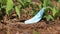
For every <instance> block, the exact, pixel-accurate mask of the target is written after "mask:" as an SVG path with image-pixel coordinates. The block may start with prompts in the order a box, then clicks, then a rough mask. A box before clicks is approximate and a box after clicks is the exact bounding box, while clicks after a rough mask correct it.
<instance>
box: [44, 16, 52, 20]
mask: <svg viewBox="0 0 60 34" xmlns="http://www.w3.org/2000/svg"><path fill="white" fill-rule="evenodd" d="M44 18H46V19H47V21H49V20H50V19H53V17H52V16H51V15H45V16H44Z"/></svg>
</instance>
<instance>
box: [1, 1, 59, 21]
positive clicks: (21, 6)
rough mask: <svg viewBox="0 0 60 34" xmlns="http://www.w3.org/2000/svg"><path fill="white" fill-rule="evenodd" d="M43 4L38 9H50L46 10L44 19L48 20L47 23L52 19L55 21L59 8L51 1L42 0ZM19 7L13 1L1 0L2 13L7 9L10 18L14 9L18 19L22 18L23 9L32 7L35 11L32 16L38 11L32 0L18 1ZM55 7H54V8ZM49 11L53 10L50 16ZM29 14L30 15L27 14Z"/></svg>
mask: <svg viewBox="0 0 60 34" xmlns="http://www.w3.org/2000/svg"><path fill="white" fill-rule="evenodd" d="M40 1H41V4H40V3H39V4H37V6H36V7H37V8H39V9H41V8H42V7H46V8H47V7H50V8H48V9H46V11H45V12H44V16H43V18H46V20H47V21H49V20H50V19H55V17H56V18H57V17H58V16H59V15H58V14H59V10H58V9H57V7H56V6H55V5H53V4H52V2H51V0H43V1H42V0H40ZM17 3H18V5H17V6H16V5H14V2H13V0H0V12H1V10H2V8H4V9H6V11H5V12H6V14H7V15H8V16H9V15H10V14H11V12H12V10H13V9H14V10H15V11H16V13H17V15H18V18H20V15H21V13H20V10H21V9H25V8H26V7H32V10H33V14H32V16H34V15H36V14H37V12H38V10H36V7H35V3H33V2H31V0H24V1H22V0H17ZM58 3H60V0H58ZM52 5H53V6H52ZM49 10H51V11H50V12H52V14H49V13H48V12H49ZM27 14H28V13H27Z"/></svg>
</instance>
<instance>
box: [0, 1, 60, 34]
mask: <svg viewBox="0 0 60 34" xmlns="http://www.w3.org/2000/svg"><path fill="white" fill-rule="evenodd" d="M33 1H34V2H37V3H39V0H37V1H36V0H33ZM53 3H54V2H53ZM26 10H28V11H30V12H29V13H30V14H28V15H26V14H25V13H24V12H23V9H21V18H20V20H19V19H18V18H17V15H16V14H15V12H13V14H12V16H14V17H9V18H10V19H9V18H8V17H7V16H6V15H5V16H3V20H0V34H60V17H58V18H57V19H56V20H53V21H45V20H41V21H40V22H38V23H35V24H28V25H26V24H24V21H25V20H27V19H30V18H32V16H31V14H32V12H31V11H33V10H32V7H29V8H26ZM38 10H39V9H38Z"/></svg>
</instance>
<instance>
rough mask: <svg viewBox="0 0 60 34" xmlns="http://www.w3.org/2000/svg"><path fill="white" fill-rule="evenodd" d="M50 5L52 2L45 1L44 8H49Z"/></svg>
mask: <svg viewBox="0 0 60 34" xmlns="http://www.w3.org/2000/svg"><path fill="white" fill-rule="evenodd" d="M49 4H51V1H50V0H44V3H43V6H44V7H47V6H48V5H49Z"/></svg>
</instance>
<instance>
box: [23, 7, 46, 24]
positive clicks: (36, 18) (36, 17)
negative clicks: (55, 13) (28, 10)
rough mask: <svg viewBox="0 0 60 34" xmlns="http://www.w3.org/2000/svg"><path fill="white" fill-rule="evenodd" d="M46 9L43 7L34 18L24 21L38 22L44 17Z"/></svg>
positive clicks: (26, 22)
mask: <svg viewBox="0 0 60 34" xmlns="http://www.w3.org/2000/svg"><path fill="white" fill-rule="evenodd" d="M44 9H45V8H42V9H41V10H40V11H39V12H38V13H37V14H36V15H35V16H34V17H33V18H31V19H29V20H26V21H25V22H24V23H25V24H32V23H37V22H39V21H40V20H41V19H42V16H43V13H44Z"/></svg>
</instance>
